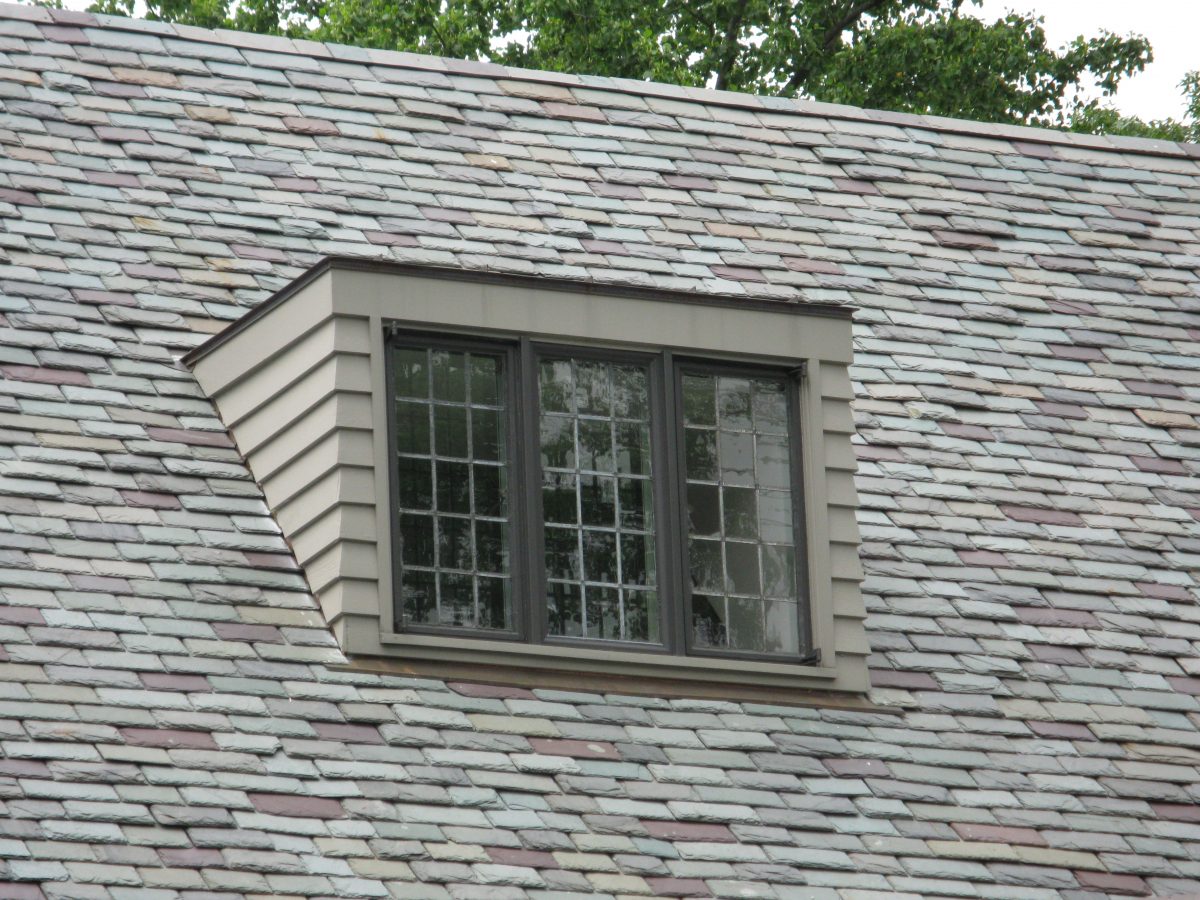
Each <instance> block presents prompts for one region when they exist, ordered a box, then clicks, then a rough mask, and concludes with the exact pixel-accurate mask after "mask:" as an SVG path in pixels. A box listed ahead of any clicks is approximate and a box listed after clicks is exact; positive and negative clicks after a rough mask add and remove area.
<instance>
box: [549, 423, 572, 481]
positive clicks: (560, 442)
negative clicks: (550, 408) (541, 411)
mask: <svg viewBox="0 0 1200 900" xmlns="http://www.w3.org/2000/svg"><path fill="white" fill-rule="evenodd" d="M542 467H543V468H546V469H574V468H575V420H574V419H571V418H568V417H567V416H542Z"/></svg>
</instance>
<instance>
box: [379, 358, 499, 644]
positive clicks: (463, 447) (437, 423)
mask: <svg viewBox="0 0 1200 900" xmlns="http://www.w3.org/2000/svg"><path fill="white" fill-rule="evenodd" d="M392 368H393V372H394V378H393V384H394V391H395V397H394V399H393V402H394V405H395V415H396V428H395V433H396V452H397V459H396V465H395V468H394V470H393V472H394V475H395V478H396V479H397V495H398V497H399V503H400V514H399V530H400V565H401V576H400V626H401V627H403V626H404V625H437V626H442V627H447V626H448V627H455V628H469V629H488V630H500V631H511V630H513V628H514V624H515V620H514V614H513V601H512V590H511V585H510V579H509V552H508V541H509V535H508V528H509V524H508V506H507V502H506V483H507V477H508V470H507V467H506V465H505V463H506V457H507V439H506V437H505V435H506V429H507V416H508V411H507V408H506V407H507V400H506V397H507V393H508V391H507V378H508V374H507V372H506V371H505V357H504V356H503V355H502V354H500V353H488V352H476V351H463V350H450V349H444V348H436V347H417V348H414V347H397V348H395V349H394V350H393V358H392Z"/></svg>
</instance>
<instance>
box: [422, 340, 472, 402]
mask: <svg viewBox="0 0 1200 900" xmlns="http://www.w3.org/2000/svg"><path fill="white" fill-rule="evenodd" d="M431 356H432V358H431V366H432V369H433V399H435V400H447V401H449V402H451V403H464V402H466V399H467V378H466V372H465V371H464V364H465V362H466V354H464V353H455V352H451V351H446V350H434V351H433V353H432V355H431Z"/></svg>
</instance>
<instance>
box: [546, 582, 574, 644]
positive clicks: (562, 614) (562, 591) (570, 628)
mask: <svg viewBox="0 0 1200 900" xmlns="http://www.w3.org/2000/svg"><path fill="white" fill-rule="evenodd" d="M581 594H582V589H581V588H580V587H579V585H577V584H569V583H563V582H561V581H551V582H550V583H549V584H547V585H546V605H547V607H548V611H549V614H550V620H549V621H550V633H551V634H558V635H562V636H563V637H580V636H581V635H582V634H583V604H582V602H581Z"/></svg>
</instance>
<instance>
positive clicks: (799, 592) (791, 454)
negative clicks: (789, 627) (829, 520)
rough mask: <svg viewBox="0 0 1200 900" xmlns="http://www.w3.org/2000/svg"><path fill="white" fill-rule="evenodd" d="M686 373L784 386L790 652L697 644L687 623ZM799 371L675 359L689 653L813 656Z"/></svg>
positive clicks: (689, 614)
mask: <svg viewBox="0 0 1200 900" xmlns="http://www.w3.org/2000/svg"><path fill="white" fill-rule="evenodd" d="M688 375H699V376H711V377H716V378H744V379H751V380H752V379H763V380H770V381H779V382H781V383H782V384H783V385H784V397H785V402H786V408H787V427H786V432H785V434H786V438H787V449H788V465H787V472H788V477H789V482H790V493H791V516H790V525H791V536H792V545H791V546H792V547H793V550H794V558H795V560H794V567H793V568H794V571H793V582H794V583H793V592H794V593H793V596H794V600H795V603H796V613H797V628H798V633H797V634H796V641H797V649H796V651H795V652H771V651H765V650H764V651H755V650H745V649H736V648H729V647H718V646H711V645H706V644H700V643H698V642H697V641H696V640H695V633H694V630H693V627H692V623H693V615H694V595H695V594H696V593H699V592H697V591H695V590H694V589H693V586H692V578H691V572H690V547H689V537H690V528H689V514H688V471H687V459H686V453H687V447H686V432H687V428H686V423H685V414H684V379H685V378H686V377H687V376H688ZM801 376H802V370H801V369H800V368H792V369H785V368H783V367H780V366H762V365H751V364H744V363H727V362H719V361H713V360H705V359H695V358H684V359H680V360H678V361H676V362H675V365H674V366H673V367H672V382H673V393H674V396H675V409H676V410H677V412H676V415H675V418H674V421H673V422H672V423H671V424H672V428H673V429H674V431H675V434H676V441H675V446H676V452H675V458H674V463H675V464H674V467H673V468H672V472H671V476H672V478H673V480H674V481H675V483H676V486H677V494H678V503H677V508H676V522H677V524H678V528H679V535H680V542H681V544H682V547H681V550H680V555H679V557H678V567H679V571H680V589H681V596H680V605H681V607H682V617H683V618H684V620H685V622H686V629H685V631H684V635H683V639H684V650H683V652H684V653H685V654H686V655H688V656H713V657H721V658H725V659H747V660H761V661H775V662H795V663H801V662H808V661H811V660H813V659H814V658H815V654H814V652H813V647H812V615H811V605H810V603H809V596H808V589H807V586H808V543H807V540H806V534H805V527H804V478H803V456H802V449H803V445H802V443H801V434H800V420H801V409H800V385H799V380H800V377H801ZM713 428H714V431H717V434H718V438H717V439H718V440H719V434H720V432H719V430H718V429H717V425H716V423H715V422H714V426H713ZM722 490H723V488H718V491H722ZM756 510H757V498H756ZM722 524H723V523H722ZM723 531H724V529H723V528H722V534H723ZM762 543H763V542H761V541H758V542H756V546H761V545H762ZM720 544H722V545H724V544H726V541H725V540H724V538H722V539H721V540H720ZM724 550H725V548H724V547H722V551H723V552H724ZM758 552H761V551H758ZM760 565H761V563H760ZM759 574H760V577H761V569H760V570H759Z"/></svg>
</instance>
